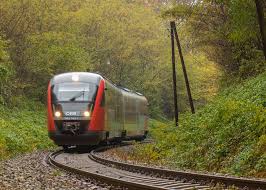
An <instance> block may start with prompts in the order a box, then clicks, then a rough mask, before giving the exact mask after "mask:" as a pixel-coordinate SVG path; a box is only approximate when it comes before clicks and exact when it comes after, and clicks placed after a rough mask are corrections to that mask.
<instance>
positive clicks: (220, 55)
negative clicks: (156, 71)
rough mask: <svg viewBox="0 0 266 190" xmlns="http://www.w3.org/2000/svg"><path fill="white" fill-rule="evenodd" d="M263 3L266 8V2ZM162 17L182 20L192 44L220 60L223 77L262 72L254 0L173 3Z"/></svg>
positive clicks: (261, 56)
mask: <svg viewBox="0 0 266 190" xmlns="http://www.w3.org/2000/svg"><path fill="white" fill-rule="evenodd" d="M262 2H263V1H262ZM262 6H264V9H265V10H266V4H265V3H262ZM262 8H263V7H262ZM162 16H163V17H164V18H167V19H168V18H175V19H177V20H179V21H180V20H181V24H182V26H183V27H184V26H186V28H187V30H188V31H189V33H188V34H189V35H190V36H191V37H190V38H191V46H192V47H195V48H197V49H202V50H203V51H204V52H205V53H206V55H208V58H209V59H210V60H213V61H215V62H217V63H219V64H220V65H221V66H222V67H223V69H224V70H225V71H226V73H227V75H226V77H230V78H232V77H233V78H235V79H236V78H240V79H245V78H248V77H251V76H256V75H257V74H259V73H262V72H264V71H265V68H266V62H265V58H264V56H263V51H262V50H263V46H262V39H261V34H260V30H259V25H258V18H257V12H256V6H255V1H254V0H229V1H228V0H219V1H210V0H204V1H199V2H194V3H191V2H183V3H176V4H174V6H172V7H171V8H169V9H167V10H165V11H164V12H163V13H162ZM265 16H266V15H264V20H265Z"/></svg>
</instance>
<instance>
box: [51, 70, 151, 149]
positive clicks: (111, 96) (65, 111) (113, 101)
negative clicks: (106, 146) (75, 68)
mask: <svg viewBox="0 0 266 190" xmlns="http://www.w3.org/2000/svg"><path fill="white" fill-rule="evenodd" d="M147 106H148V103H147V99H146V98H145V97H144V96H143V95H142V94H140V93H137V92H133V91H131V90H128V89H126V88H120V87H118V86H116V85H114V84H112V83H111V82H110V81H108V80H107V79H106V78H104V77H102V76H101V75H99V74H95V73H87V72H72V73H64V74H59V75H56V76H54V77H53V78H52V79H51V80H50V82H49V85H48V91H47V109H48V133H49V137H50V138H51V139H52V140H53V141H54V142H55V144H57V145H59V146H63V147H64V148H67V147H68V146H72V145H96V144H99V143H100V142H107V141H113V140H118V141H121V140H124V139H127V140H131V139H132V140H143V139H144V138H145V137H146V135H147V133H148V126H147V119H148V115H147V114H148V113H147Z"/></svg>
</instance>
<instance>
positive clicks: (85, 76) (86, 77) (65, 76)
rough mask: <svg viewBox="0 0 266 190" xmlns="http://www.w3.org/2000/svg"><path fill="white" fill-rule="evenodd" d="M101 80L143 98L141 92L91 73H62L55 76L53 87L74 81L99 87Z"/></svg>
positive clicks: (52, 80) (52, 82)
mask: <svg viewBox="0 0 266 190" xmlns="http://www.w3.org/2000/svg"><path fill="white" fill-rule="evenodd" d="M101 79H104V80H107V81H109V82H110V83H111V84H113V85H114V86H115V87H116V88H118V89H120V90H121V91H122V92H124V93H130V94H134V95H138V96H143V97H144V95H143V94H141V93H139V92H135V91H132V90H130V89H128V88H125V87H122V86H118V85H116V84H114V83H113V82H112V81H111V80H109V79H107V78H106V77H104V76H101V75H100V74H97V73H89V72H69V73H62V74H58V75H55V76H54V77H53V78H52V79H51V85H54V84H58V83H63V82H72V81H75V80H76V81H80V82H89V83H93V84H96V85H98V84H99V83H100V81H101Z"/></svg>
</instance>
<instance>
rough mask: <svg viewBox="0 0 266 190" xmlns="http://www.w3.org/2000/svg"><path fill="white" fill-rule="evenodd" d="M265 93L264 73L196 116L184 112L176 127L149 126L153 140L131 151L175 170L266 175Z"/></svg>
mask: <svg viewBox="0 0 266 190" xmlns="http://www.w3.org/2000/svg"><path fill="white" fill-rule="evenodd" d="M265 94H266V73H264V74H262V75H260V76H258V77H256V78H254V79H252V80H249V81H246V82H244V83H243V84H239V85H235V86H233V87H230V88H228V89H227V90H225V91H224V92H223V93H221V94H220V95H219V96H218V97H217V98H216V99H215V100H214V101H213V102H212V103H210V104H209V105H207V106H205V107H204V108H203V109H201V110H199V111H198V112H197V113H196V114H194V115H191V114H185V115H182V116H181V121H180V125H179V128H175V127H173V125H172V124H156V126H152V127H151V135H152V136H153V138H154V139H155V140H156V143H154V144H151V145H148V146H145V147H139V148H138V149H137V150H135V153H139V154H136V155H137V157H138V155H140V156H142V157H144V158H145V160H149V159H151V161H152V162H154V161H157V162H160V163H166V164H168V165H170V166H174V167H177V168H179V169H192V170H207V171H215V172H224V173H231V174H234V175H242V176H243V175H244V176H248V175H251V176H257V177H266V170H265V169H266V167H265V163H266V155H265V150H266V109H265V99H266V98H265ZM143 150H144V151H146V152H148V154H145V152H144V151H143ZM142 157H141V158H142ZM141 158H139V159H141Z"/></svg>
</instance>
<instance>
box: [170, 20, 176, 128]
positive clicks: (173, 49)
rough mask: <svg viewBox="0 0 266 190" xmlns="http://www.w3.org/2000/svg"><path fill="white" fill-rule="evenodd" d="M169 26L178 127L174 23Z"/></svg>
mask: <svg viewBox="0 0 266 190" xmlns="http://www.w3.org/2000/svg"><path fill="white" fill-rule="evenodd" d="M170 26H171V46H172V69H173V90H174V108H175V125H176V127H178V107H177V93H176V70H175V41H174V37H175V36H174V26H175V22H174V21H172V22H170Z"/></svg>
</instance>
